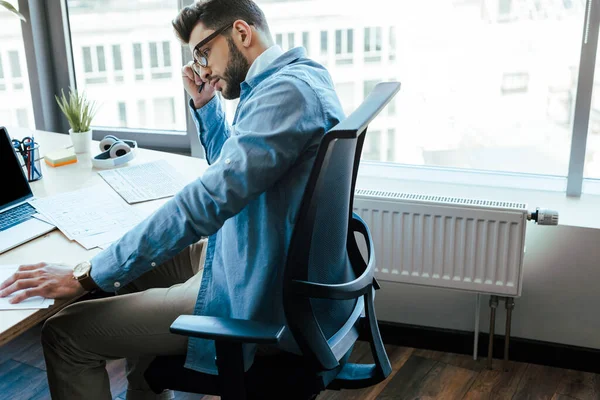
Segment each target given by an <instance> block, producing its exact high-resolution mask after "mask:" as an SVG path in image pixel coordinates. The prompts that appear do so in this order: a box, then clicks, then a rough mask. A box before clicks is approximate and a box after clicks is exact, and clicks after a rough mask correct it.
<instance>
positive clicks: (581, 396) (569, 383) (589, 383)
mask: <svg viewBox="0 0 600 400" xmlns="http://www.w3.org/2000/svg"><path fill="white" fill-rule="evenodd" d="M556 393H557V394H560V395H564V396H569V397H572V398H575V399H578V400H595V399H600V376H598V375H596V374H592V373H589V372H581V371H572V370H567V371H565V377H564V378H563V380H562V382H561V383H560V385H559V386H558V389H557V390H556Z"/></svg>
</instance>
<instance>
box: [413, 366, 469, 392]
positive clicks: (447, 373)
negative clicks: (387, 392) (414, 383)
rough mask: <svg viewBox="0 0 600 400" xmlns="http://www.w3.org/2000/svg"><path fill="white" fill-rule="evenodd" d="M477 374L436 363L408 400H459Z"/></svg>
mask: <svg viewBox="0 0 600 400" xmlns="http://www.w3.org/2000/svg"><path fill="white" fill-rule="evenodd" d="M477 375H478V372H475V371H471V370H468V369H466V368H460V367H455V366H454V365H448V364H444V363H440V362H438V363H437V364H436V365H435V367H434V368H433V369H432V370H431V371H430V372H429V373H428V374H427V375H426V376H425V379H423V381H422V382H421V385H419V387H418V391H415V392H414V393H411V395H410V398H418V399H422V398H432V399H461V398H462V397H463V396H464V395H465V393H467V391H468V390H469V388H470V387H471V385H472V384H473V382H474V381H475V378H476V377H477Z"/></svg>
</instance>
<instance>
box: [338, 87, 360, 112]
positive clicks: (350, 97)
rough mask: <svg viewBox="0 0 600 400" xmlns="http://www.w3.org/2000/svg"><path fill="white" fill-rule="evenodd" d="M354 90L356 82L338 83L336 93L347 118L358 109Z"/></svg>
mask: <svg viewBox="0 0 600 400" xmlns="http://www.w3.org/2000/svg"><path fill="white" fill-rule="evenodd" d="M354 88H355V85H354V82H344V83H337V84H336V85H335V91H336V93H337V95H338V97H339V99H340V102H341V103H342V108H343V109H344V113H345V114H346V116H348V115H350V114H352V112H353V111H354V109H355V108H356V107H357V104H356V102H355V97H356V96H355V95H354V90H355V89H354Z"/></svg>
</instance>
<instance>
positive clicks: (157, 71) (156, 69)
mask: <svg viewBox="0 0 600 400" xmlns="http://www.w3.org/2000/svg"><path fill="white" fill-rule="evenodd" d="M170 46H171V43H169V42H162V44H161V46H159V43H157V42H150V45H149V51H150V69H151V74H152V79H170V78H171V76H172V72H171V68H170V67H171V47H170Z"/></svg>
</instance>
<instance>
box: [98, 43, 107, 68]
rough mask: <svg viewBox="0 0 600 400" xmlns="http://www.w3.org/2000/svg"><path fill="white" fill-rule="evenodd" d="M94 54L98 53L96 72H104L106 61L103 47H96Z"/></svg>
mask: <svg viewBox="0 0 600 400" xmlns="http://www.w3.org/2000/svg"><path fill="white" fill-rule="evenodd" d="M96 52H97V53H98V72H104V71H106V61H105V59H104V46H97V47H96Z"/></svg>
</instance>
